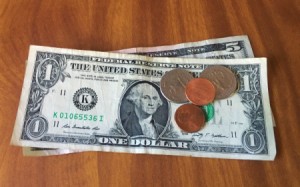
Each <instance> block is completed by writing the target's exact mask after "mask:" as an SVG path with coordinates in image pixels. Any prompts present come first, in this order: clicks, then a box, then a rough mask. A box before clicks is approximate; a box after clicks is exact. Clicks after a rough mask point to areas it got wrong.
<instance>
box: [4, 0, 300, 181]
mask: <svg viewBox="0 0 300 187" xmlns="http://www.w3.org/2000/svg"><path fill="white" fill-rule="evenodd" d="M299 18H300V3H299V1H297V0H284V1H267V0H260V1H250V0H249V1H246V0H240V1H232V2H230V1H225V0H223V1H211V0H189V1H184V0H181V1H176V0H165V1H163V0H151V1H146V0H145V1H137V0H126V1H125V0H124V1H121V0H119V1H117V0H105V1H104V0H102V1H100V0H99V1H96V0H94V1H93V0H90V1H73V0H64V1H53V0H40V1H33V0H32V1H29V0H27V1H24V0H1V1H0V39H1V40H0V52H1V55H0V65H1V66H0V67H1V68H0V94H1V95H0V103H1V108H0V119H1V123H0V137H1V141H0V186H1V187H5V186H8V187H15V186H30V187H31V186H98V185H99V186H300V178H299V177H300V117H299V110H300V102H299V100H298V99H299V96H300V89H299V88H300V86H299V85H300V84H299V81H300V77H299V70H300V62H299V59H300V55H299V54H300V53H299V51H300V42H299V40H300V32H299V30H300V27H299V24H300V20H299ZM242 34H246V35H248V36H249V38H250V41H251V44H252V47H253V50H254V54H255V56H257V57H267V58H268V80H269V92H270V100H271V106H272V109H273V113H274V117H275V121H276V124H277V127H276V128H275V138H276V144H277V156H276V159H275V161H271V162H263V161H244V160H226V159H208V158H190V157H179V156H160V155H136V154H124V153H104V152H86V153H77V154H70V155H63V156H52V157H24V156H23V155H22V151H21V148H20V147H14V146H11V145H10V138H11V134H12V131H13V127H14V121H15V117H16V113H17V109H18V104H19V97H20V94H21V89H22V84H23V77H24V72H25V60H26V59H27V56H28V49H29V45H30V44H36V45H45V46H53V47H64V48H74V49H85V50H97V51H110V50H118V49H122V48H130V47H139V46H144V47H147V46H159V45H170V44H175V43H181V42H193V41H199V40H204V39H210V38H218V37H226V36H232V35H242Z"/></svg>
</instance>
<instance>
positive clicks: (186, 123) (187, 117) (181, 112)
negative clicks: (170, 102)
mask: <svg viewBox="0 0 300 187" xmlns="http://www.w3.org/2000/svg"><path fill="white" fill-rule="evenodd" d="M175 121H176V123H177V125H178V126H179V128H180V129H182V130H183V131H185V132H197V131H199V130H200V129H202V128H203V127H204V124H205V116H204V113H203V111H202V109H201V108H200V107H198V106H196V105H193V104H184V105H181V106H180V107H179V108H178V109H177V110H176V112H175Z"/></svg>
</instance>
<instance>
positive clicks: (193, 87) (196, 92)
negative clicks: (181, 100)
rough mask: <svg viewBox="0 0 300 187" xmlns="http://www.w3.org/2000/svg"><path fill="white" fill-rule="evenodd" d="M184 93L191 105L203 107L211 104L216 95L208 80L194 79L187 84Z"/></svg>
mask: <svg viewBox="0 0 300 187" xmlns="http://www.w3.org/2000/svg"><path fill="white" fill-rule="evenodd" d="M185 93H186V96H187V98H188V100H190V101H191V102H192V103H193V104H195V105H198V106H203V105H207V104H209V103H211V102H213V100H214V98H215V95H216V89H215V87H214V85H213V83H212V82H210V81H209V80H207V79H203V78H195V79H192V80H190V81H189V82H188V84H187V85H186V88H185Z"/></svg>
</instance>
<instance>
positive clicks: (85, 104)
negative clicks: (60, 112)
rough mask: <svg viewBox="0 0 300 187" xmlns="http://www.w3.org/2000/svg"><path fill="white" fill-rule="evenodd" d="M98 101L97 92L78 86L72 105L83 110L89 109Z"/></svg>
mask: <svg viewBox="0 0 300 187" xmlns="http://www.w3.org/2000/svg"><path fill="white" fill-rule="evenodd" d="M97 101H98V97H97V94H96V92H95V91H94V90H92V89H91V88H80V89H79V90H77V91H76V92H75V94H74V97H73V102H74V105H75V106H76V107H77V108H78V109H79V110H83V111H87V110H91V109H92V108H94V106H96V104H97Z"/></svg>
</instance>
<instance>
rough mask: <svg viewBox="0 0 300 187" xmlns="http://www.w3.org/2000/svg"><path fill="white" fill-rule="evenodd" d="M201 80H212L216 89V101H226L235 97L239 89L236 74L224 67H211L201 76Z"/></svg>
mask: <svg viewBox="0 0 300 187" xmlns="http://www.w3.org/2000/svg"><path fill="white" fill-rule="evenodd" d="M200 77H201V78H205V79H208V80H210V81H211V82H212V83H213V85H214V86H215V88H216V98H215V99H225V98H228V97H230V96H231V95H233V93H235V91H236V89H237V86H238V84H237V78H236V76H235V74H234V73H233V72H232V71H231V70H230V69H228V68H226V67H224V66H219V65H217V66H210V67H208V68H206V69H205V70H204V71H203V72H202V73H201V74H200Z"/></svg>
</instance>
